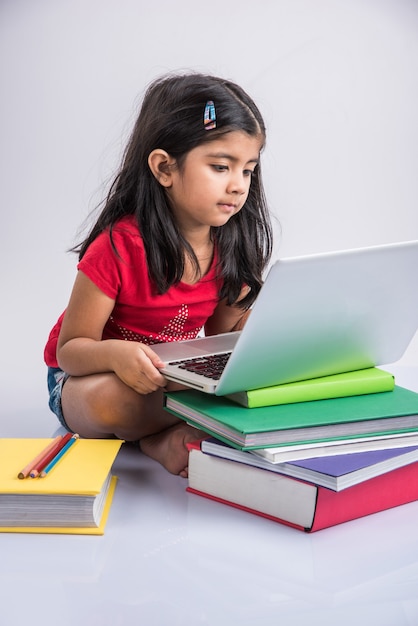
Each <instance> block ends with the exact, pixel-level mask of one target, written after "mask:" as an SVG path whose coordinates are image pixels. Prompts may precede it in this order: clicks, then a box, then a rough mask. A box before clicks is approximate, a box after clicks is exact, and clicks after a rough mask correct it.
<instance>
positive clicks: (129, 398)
mask: <svg viewBox="0 0 418 626" xmlns="http://www.w3.org/2000/svg"><path fill="white" fill-rule="evenodd" d="M62 410H63V414H64V417H65V420H66V422H67V424H68V426H69V428H71V430H72V431H73V432H76V433H78V434H79V435H81V436H82V437H86V438H95V439H102V438H112V437H117V438H119V439H124V440H126V441H136V440H139V441H140V447H141V450H142V451H143V452H144V454H146V455H147V456H150V457H151V458H153V459H155V460H156V461H158V462H159V463H161V464H162V465H163V466H164V467H165V468H166V469H167V470H168V471H169V472H171V473H172V474H180V475H181V476H184V477H185V476H187V465H188V451H187V447H186V444H187V443H188V442H190V441H193V440H196V439H198V438H199V437H201V436H202V435H203V433H201V432H200V431H198V430H196V429H195V428H192V427H191V426H189V425H188V424H186V423H185V422H183V421H182V420H179V419H177V418H176V417H175V416H174V415H172V414H171V413H169V412H168V411H165V410H164V408H163V392H162V391H156V392H154V393H151V394H148V395H140V394H138V393H136V392H135V391H134V390H133V389H131V388H130V387H127V386H126V385H125V384H124V383H123V382H122V381H121V380H120V379H119V378H118V377H117V376H116V375H115V374H112V373H104V374H92V375H91V376H80V377H74V376H70V378H68V380H67V381H66V383H65V384H64V386H63V389H62Z"/></svg>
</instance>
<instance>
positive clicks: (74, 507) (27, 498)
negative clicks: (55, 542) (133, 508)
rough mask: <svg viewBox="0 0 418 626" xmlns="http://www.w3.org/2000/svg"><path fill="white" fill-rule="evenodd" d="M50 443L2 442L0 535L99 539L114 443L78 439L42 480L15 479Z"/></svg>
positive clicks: (112, 481) (111, 487)
mask: <svg viewBox="0 0 418 626" xmlns="http://www.w3.org/2000/svg"><path fill="white" fill-rule="evenodd" d="M51 441H52V439H11V438H10V439H0V532H15V533H16V532H25V533H67V534H91V535H102V534H103V533H104V528H105V525H106V521H107V518H108V514H109V510H110V506H111V503H112V499H113V495H114V492H115V486H116V481H117V479H116V477H115V476H112V474H111V467H112V464H113V462H114V460H115V458H116V455H117V454H118V452H119V449H120V447H121V445H122V443H123V442H122V441H120V440H118V439H78V440H77V441H76V442H75V443H74V445H72V446H71V448H70V450H69V451H68V452H67V453H66V454H65V455H64V456H63V457H62V458H61V459H60V460H59V461H58V462H57V464H56V465H55V467H53V469H52V470H51V471H50V472H49V473H48V474H47V475H46V476H45V477H43V478H39V477H37V478H30V477H27V478H24V479H19V478H18V475H19V473H20V472H21V470H22V468H24V467H25V466H26V465H27V464H28V463H29V462H30V461H31V459H33V458H34V457H36V456H37V455H38V453H40V452H41V451H42V450H43V449H44V448H45V447H46V446H47V445H48V444H49V443H50V442H51Z"/></svg>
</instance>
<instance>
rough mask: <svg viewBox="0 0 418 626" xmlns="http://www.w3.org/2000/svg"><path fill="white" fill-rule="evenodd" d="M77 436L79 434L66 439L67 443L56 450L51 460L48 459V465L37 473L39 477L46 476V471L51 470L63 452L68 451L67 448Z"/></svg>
mask: <svg viewBox="0 0 418 626" xmlns="http://www.w3.org/2000/svg"><path fill="white" fill-rule="evenodd" d="M78 438H79V435H73V436H72V437H71V439H70V440H69V441H68V443H66V444H65V446H64V447H63V448H61V450H60V451H59V452H58V454H57V455H56V456H54V458H53V459H52V461H50V463H48V465H47V466H46V467H45V468H44V469H43V470H42V472H41V473H40V474H39V478H44V476H46V475H47V474H48V472H50V471H51V470H52V468H53V467H54V465H55V464H56V463H58V461H59V460H60V459H61V458H62V457H63V456H64V454H65V453H66V452H68V450H69V449H70V448H71V446H72V445H73V443H75V442H76V441H77V439H78Z"/></svg>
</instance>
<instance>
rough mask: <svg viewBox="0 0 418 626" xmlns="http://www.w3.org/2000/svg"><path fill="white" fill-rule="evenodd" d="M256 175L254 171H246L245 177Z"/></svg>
mask: <svg viewBox="0 0 418 626" xmlns="http://www.w3.org/2000/svg"><path fill="white" fill-rule="evenodd" d="M253 174H254V170H244V176H250V177H251V176H252V175H253Z"/></svg>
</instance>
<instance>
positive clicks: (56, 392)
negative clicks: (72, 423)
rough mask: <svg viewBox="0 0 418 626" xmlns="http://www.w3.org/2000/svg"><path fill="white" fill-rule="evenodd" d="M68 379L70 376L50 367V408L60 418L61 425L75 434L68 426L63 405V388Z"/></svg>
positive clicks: (57, 368)
mask: <svg viewBox="0 0 418 626" xmlns="http://www.w3.org/2000/svg"><path fill="white" fill-rule="evenodd" d="M68 377H69V374H66V373H65V372H63V371H62V370H60V369H59V367H48V391H49V408H50V409H51V411H52V412H53V413H55V415H56V416H57V417H58V420H59V422H60V424H61V425H62V426H64V428H65V429H66V430H68V431H69V432H73V431H72V430H71V428H69V427H68V426H67V424H66V421H65V419H64V415H63V413H62V404H61V394H62V387H63V385H64V383H65V381H66V380H67V378H68Z"/></svg>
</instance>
